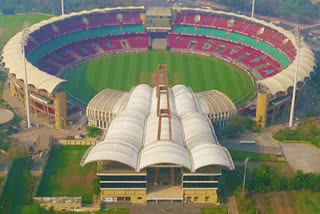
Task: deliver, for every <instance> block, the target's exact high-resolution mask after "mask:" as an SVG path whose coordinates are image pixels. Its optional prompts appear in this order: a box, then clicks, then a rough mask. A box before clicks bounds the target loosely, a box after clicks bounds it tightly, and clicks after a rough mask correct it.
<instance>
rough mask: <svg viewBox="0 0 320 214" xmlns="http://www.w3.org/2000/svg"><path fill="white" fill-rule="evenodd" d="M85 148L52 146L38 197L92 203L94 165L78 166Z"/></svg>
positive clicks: (94, 175)
mask: <svg viewBox="0 0 320 214" xmlns="http://www.w3.org/2000/svg"><path fill="white" fill-rule="evenodd" d="M87 149H88V147H87V146H53V147H52V151H51V154H50V157H49V160H48V163H47V165H46V168H45V171H44V175H43V179H42V181H41V184H40V186H39V190H38V194H37V195H38V196H52V197H61V196H68V197H76V196H81V197H82V202H83V203H92V197H93V193H92V184H91V183H92V181H93V180H94V179H95V177H96V173H95V172H96V163H91V164H87V165H86V166H85V167H81V166H80V161H81V159H82V156H83V155H84V153H85V152H86V150H87Z"/></svg>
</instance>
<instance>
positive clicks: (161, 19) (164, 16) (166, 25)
mask: <svg viewBox="0 0 320 214" xmlns="http://www.w3.org/2000/svg"><path fill="white" fill-rule="evenodd" d="M146 16H147V23H146V28H147V30H148V31H151V32H159V31H169V30H171V16H172V15H171V9H170V8H149V9H148V10H147V13H146Z"/></svg>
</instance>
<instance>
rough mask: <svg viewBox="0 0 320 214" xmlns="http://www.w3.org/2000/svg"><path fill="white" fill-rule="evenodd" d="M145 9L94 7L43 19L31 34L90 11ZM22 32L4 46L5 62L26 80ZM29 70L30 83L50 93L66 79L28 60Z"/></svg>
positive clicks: (10, 69)
mask: <svg viewBox="0 0 320 214" xmlns="http://www.w3.org/2000/svg"><path fill="white" fill-rule="evenodd" d="M137 9H144V7H143V6H141V7H116V8H104V9H94V10H90V11H87V10H85V11H81V12H75V13H69V14H65V15H61V16H57V17H52V18H50V19H48V20H44V21H41V22H39V23H36V24H34V25H32V26H31V27H30V34H31V33H32V32H34V31H36V30H39V29H40V28H41V27H43V26H45V25H48V24H52V23H54V22H57V21H61V20H64V19H68V18H71V17H72V16H80V15H85V14H90V13H106V12H109V11H115V10H137ZM22 38H23V37H22V32H19V33H17V34H16V35H15V36H14V37H12V38H11V39H10V40H9V41H8V43H7V44H6V45H5V46H4V48H3V54H2V56H3V62H5V64H6V65H5V66H6V68H9V73H10V74H14V75H15V76H16V78H17V79H21V80H22V81H25V75H24V57H23V54H22V45H21V43H22ZM27 70H28V84H30V85H33V86H34V87H36V88H37V89H42V90H46V91H47V92H48V93H52V92H53V91H54V89H55V88H56V87H57V86H58V85H59V84H60V83H62V82H64V81H65V80H63V79H61V78H59V77H56V76H54V75H50V74H48V73H46V72H44V71H41V70H40V69H38V68H37V67H35V66H33V65H32V64H31V63H30V62H28V61H27Z"/></svg>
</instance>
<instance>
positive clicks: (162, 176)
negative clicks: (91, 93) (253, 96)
mask: <svg viewBox="0 0 320 214" xmlns="http://www.w3.org/2000/svg"><path fill="white" fill-rule="evenodd" d="M152 78H153V82H155V83H156V86H155V87H154V88H151V87H150V86H148V85H143V84H141V85H138V86H136V87H135V88H133V89H132V90H131V91H130V92H129V93H123V94H122V93H121V92H118V91H109V90H106V91H102V92H100V93H99V94H98V95H97V96H96V97H94V98H93V99H92V100H91V102H90V103H89V105H88V107H87V116H88V118H89V123H91V125H106V129H107V134H106V136H105V138H104V140H103V141H102V142H100V143H98V144H97V145H95V146H92V147H90V148H89V149H88V150H87V152H86V154H85V155H84V157H83V159H82V161H81V165H82V166H84V165H85V164H87V163H90V162H97V165H98V166H97V175H98V176H99V177H100V186H101V194H100V196H101V199H102V200H104V201H106V202H119V201H125V202H132V203H147V202H158V201H163V200H165V201H171V202H173V201H180V202H184V203H216V202H217V190H218V180H219V176H220V175H221V171H222V170H223V169H226V170H233V169H234V165H233V161H232V159H231V156H230V154H229V152H228V150H227V149H225V148H224V147H222V146H221V145H220V144H219V142H218V139H217V137H216V135H215V132H214V128H213V126H212V123H211V121H210V118H209V117H208V115H225V118H227V117H230V116H233V115H235V112H236V109H235V106H234V104H233V103H232V101H231V100H230V99H229V98H228V97H226V96H225V95H223V94H222V93H216V91H208V92H206V93H207V95H203V94H195V93H193V92H192V91H191V89H190V88H188V87H186V86H184V85H176V86H174V87H173V88H169V87H168V82H167V80H168V78H167V74H166V66H165V65H160V66H159V71H158V72H155V73H153V77H152ZM106 92H107V93H106ZM208 96H210V97H211V99H206V98H208ZM208 100H210V102H209V101H208ZM213 103H215V105H214V104H213ZM111 112H112V113H111ZM110 115H112V116H111V117H112V120H111V121H109V120H108V119H109V118H110ZM94 117H97V118H100V120H99V122H98V121H97V120H95V119H94ZM219 118H223V117H221V116H220V117H219ZM216 119H217V118H216ZM217 120H218V119H217ZM94 121H96V122H94Z"/></svg>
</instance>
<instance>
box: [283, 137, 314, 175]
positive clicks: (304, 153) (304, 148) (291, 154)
mask: <svg viewBox="0 0 320 214" xmlns="http://www.w3.org/2000/svg"><path fill="white" fill-rule="evenodd" d="M281 147H282V150H283V153H284V155H285V158H286V160H287V161H288V164H289V165H290V166H291V168H293V169H294V170H302V171H303V172H317V173H320V149H318V148H315V147H313V146H311V145H307V144H297V143H281Z"/></svg>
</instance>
